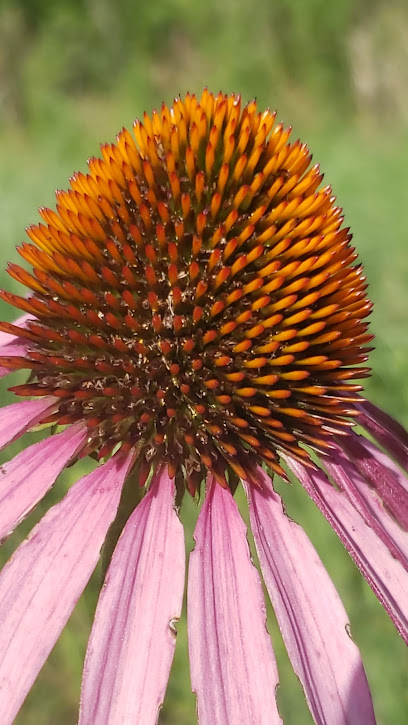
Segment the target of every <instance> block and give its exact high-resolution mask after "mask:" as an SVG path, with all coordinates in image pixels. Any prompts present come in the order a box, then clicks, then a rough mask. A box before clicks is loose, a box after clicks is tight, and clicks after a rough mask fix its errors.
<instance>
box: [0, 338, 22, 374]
mask: <svg viewBox="0 0 408 725" xmlns="http://www.w3.org/2000/svg"><path fill="white" fill-rule="evenodd" d="M2 334H3V335H6V334H7V333H5V332H4V333H2ZM7 336H8V337H12V336H11V335H7ZM25 354H26V346H25V345H24V344H23V343H22V342H20V341H17V338H14V340H13V341H12V342H9V343H6V344H5V345H0V357H3V356H4V357H6V356H7V357H15V356H17V357H24V356H25ZM12 372H13V370H10V369H9V368H6V367H3V366H2V365H0V378H4V377H5V376H6V375H9V374H10V373H12Z"/></svg>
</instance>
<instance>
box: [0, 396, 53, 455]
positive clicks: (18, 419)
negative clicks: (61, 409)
mask: <svg viewBox="0 0 408 725" xmlns="http://www.w3.org/2000/svg"><path fill="white" fill-rule="evenodd" d="M55 403H56V399H55V398H52V397H51V396H47V397H45V398H37V399H35V400H24V401H23V402H22V403H12V404H11V405H7V406H6V407H5V408H1V409H0V450H1V449H2V448H5V447H6V446H8V445H9V443H12V441H15V440H16V439H17V438H19V436H21V435H23V433H26V431H27V430H28V429H29V428H32V427H33V426H34V425H36V424H37V423H39V422H41V420H42V419H43V418H45V415H44V414H45V411H47V410H48V409H51V408H52V406H54V405H55Z"/></svg>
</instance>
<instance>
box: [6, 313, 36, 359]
mask: <svg viewBox="0 0 408 725" xmlns="http://www.w3.org/2000/svg"><path fill="white" fill-rule="evenodd" d="M34 319H35V318H34V317H33V316H32V315H29V314H28V313H25V314H24V315H21V317H18V318H17V320H14V321H13V325H16V326H17V327H25V326H26V323H27V322H28V320H34ZM18 339H19V338H18V337H16V336H15V335H10V334H9V333H8V332H2V331H1V330H0V346H1V347H3V345H9V344H10V343H11V342H13V341H14V340H18ZM2 354H3V353H2ZM5 354H6V353H4V355H5ZM7 354H8V353H7Z"/></svg>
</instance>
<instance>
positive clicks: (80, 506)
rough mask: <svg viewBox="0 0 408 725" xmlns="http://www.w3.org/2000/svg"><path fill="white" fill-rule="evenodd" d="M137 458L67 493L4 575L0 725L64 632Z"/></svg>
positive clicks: (0, 579) (115, 463) (0, 584)
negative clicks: (131, 467)
mask: <svg viewBox="0 0 408 725" xmlns="http://www.w3.org/2000/svg"><path fill="white" fill-rule="evenodd" d="M131 462H132V458H131V455H130V454H129V455H128V456H123V455H121V454H120V453H119V454H117V455H116V456H115V457H114V458H112V459H111V460H110V461H108V462H107V463H105V464H104V465H103V466H100V467H99V468H97V469H96V470H95V471H93V472H92V473H90V474H89V475H88V476H85V477H84V478H82V479H81V480H80V481H78V483H76V484H75V485H74V486H72V488H71V489H70V490H69V492H68V494H67V495H66V497H65V498H64V499H63V501H61V503H59V504H57V505H56V506H54V507H53V508H52V509H50V510H49V511H48V513H47V514H46V515H45V516H44V517H43V519H42V520H41V521H40V523H39V524H38V525H37V526H36V527H35V528H34V529H33V531H32V532H31V534H30V536H29V537H28V538H27V539H26V540H25V541H24V542H23V543H22V544H21V546H20V547H19V548H18V549H17V551H16V552H15V554H14V555H13V556H12V558H11V559H10V560H9V561H8V562H7V564H6V565H5V567H4V568H3V570H2V572H1V574H0V621H1V625H2V626H1V629H0V652H1V657H0V722H1V723H2V725H9V723H12V722H13V719H14V717H15V715H16V713H17V712H18V710H19V709H20V707H21V705H22V703H23V701H24V698H25V696H26V694H27V692H28V690H29V689H30V687H31V685H32V683H33V682H34V680H35V678H36V677H37V674H38V672H39V670H40V669H41V667H42V666H43V664H44V662H45V660H46V659H47V657H48V655H49V653H50V651H51V649H52V647H53V646H54V644H55V642H56V640H57V639H58V637H59V635H60V633H61V631H62V629H63V628H64V626H65V624H66V622H67V620H68V617H69V616H70V614H71V612H72V610H73V608H74V606H75V604H76V602H77V601H78V598H79V596H80V595H81V593H82V591H83V589H84V587H85V585H86V583H87V582H88V579H89V577H90V576H91V574H92V571H93V570H94V568H95V566H96V563H97V561H98V558H99V554H100V550H101V546H102V544H103V541H104V538H105V535H106V532H107V530H108V528H109V526H110V524H111V523H112V521H113V519H114V518H115V515H116V511H117V507H118V504H119V499H120V493H121V489H122V485H123V481H124V479H125V476H126V473H127V471H128V469H129V466H130V464H131Z"/></svg>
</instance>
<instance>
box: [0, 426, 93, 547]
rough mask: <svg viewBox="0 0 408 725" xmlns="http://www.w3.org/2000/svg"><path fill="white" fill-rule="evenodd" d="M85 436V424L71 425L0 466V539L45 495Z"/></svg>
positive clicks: (86, 435)
mask: <svg viewBox="0 0 408 725" xmlns="http://www.w3.org/2000/svg"><path fill="white" fill-rule="evenodd" d="M87 437H88V431H87V429H86V428H84V426H82V425H75V426H70V427H69V428H67V429H66V430H64V431H63V432H62V433H59V434H58V435H54V436H50V437H49V438H46V439H45V440H43V441H40V442H39V443H35V444H34V445H32V446H29V448H25V450H24V451H22V452H21V453H19V454H18V455H17V456H15V458H13V459H12V460H11V461H9V462H8V463H5V464H4V465H3V466H0V541H1V540H2V539H3V538H4V537H5V536H8V535H9V534H10V533H11V532H12V530H13V529H14V527H15V526H16V525H17V524H18V523H19V522H20V521H21V519H22V518H24V516H26V514H27V513H28V512H29V511H31V509H32V508H33V507H34V506H35V504H36V503H38V501H40V499H42V497H43V496H45V494H46V493H47V491H48V490H49V489H50V488H51V486H52V484H53V483H54V481H55V479H56V478H57V476H58V475H59V474H60V473H61V471H62V470H63V468H64V467H65V466H66V464H67V463H68V461H69V460H70V458H72V456H73V455H74V454H75V453H76V452H77V451H78V449H79V448H80V447H81V445H82V444H83V443H84V442H85V441H86V439H87Z"/></svg>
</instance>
